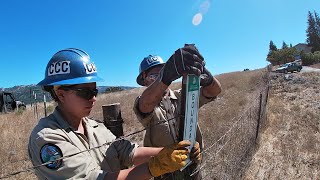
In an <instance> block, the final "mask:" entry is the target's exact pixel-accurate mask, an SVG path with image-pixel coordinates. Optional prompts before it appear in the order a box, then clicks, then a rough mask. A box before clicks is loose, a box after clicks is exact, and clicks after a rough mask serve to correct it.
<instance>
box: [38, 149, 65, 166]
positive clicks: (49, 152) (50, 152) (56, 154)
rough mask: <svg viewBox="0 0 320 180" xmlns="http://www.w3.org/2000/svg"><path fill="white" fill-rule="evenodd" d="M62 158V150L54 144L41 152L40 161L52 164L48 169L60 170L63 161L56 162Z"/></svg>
mask: <svg viewBox="0 0 320 180" xmlns="http://www.w3.org/2000/svg"><path fill="white" fill-rule="evenodd" d="M60 157H62V152H61V149H60V148H59V147H58V146H56V145H54V144H45V145H43V146H42V148H41V150H40V159H41V161H42V163H47V162H51V163H50V164H47V165H46V167H47V168H49V169H58V168H59V167H60V166H61V164H62V159H60V160H56V159H58V158H60Z"/></svg>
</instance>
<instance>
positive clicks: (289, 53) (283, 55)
mask: <svg viewBox="0 0 320 180" xmlns="http://www.w3.org/2000/svg"><path fill="white" fill-rule="evenodd" d="M283 43H284V46H283V48H282V49H277V50H272V49H271V48H270V51H269V54H268V57H267V61H269V62H270V63H271V64H272V65H280V64H285V63H288V62H292V61H294V60H295V56H297V55H300V54H301V52H299V51H298V50H297V49H296V48H293V47H291V48H289V47H287V46H286V45H285V42H283ZM271 45H273V42H272V41H270V46H271Z"/></svg>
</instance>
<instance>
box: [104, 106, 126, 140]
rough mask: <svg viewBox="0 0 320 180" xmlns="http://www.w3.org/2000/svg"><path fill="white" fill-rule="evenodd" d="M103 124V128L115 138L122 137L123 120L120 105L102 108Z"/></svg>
mask: <svg viewBox="0 0 320 180" xmlns="http://www.w3.org/2000/svg"><path fill="white" fill-rule="evenodd" d="M102 111H103V122H104V124H105V126H106V127H107V128H108V129H109V130H110V131H111V132H112V133H113V134H114V135H115V136H116V137H117V138H119V137H120V136H123V127H122V124H123V119H122V117H121V109H120V103H114V104H108V105H103V106H102Z"/></svg>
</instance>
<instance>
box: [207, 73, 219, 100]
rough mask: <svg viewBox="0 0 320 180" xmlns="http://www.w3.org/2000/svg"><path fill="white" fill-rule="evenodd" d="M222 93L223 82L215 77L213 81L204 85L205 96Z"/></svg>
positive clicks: (214, 95)
mask: <svg viewBox="0 0 320 180" xmlns="http://www.w3.org/2000/svg"><path fill="white" fill-rule="evenodd" d="M220 93H221V84H220V82H219V81H218V80H217V79H216V78H214V77H213V82H212V83H211V84H210V85H209V86H206V87H202V94H203V95H204V96H205V97H216V96H218V95H219V94H220Z"/></svg>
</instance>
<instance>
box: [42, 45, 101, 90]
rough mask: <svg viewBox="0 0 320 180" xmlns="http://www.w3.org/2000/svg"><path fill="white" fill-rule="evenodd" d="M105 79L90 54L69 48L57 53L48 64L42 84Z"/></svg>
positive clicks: (51, 84) (62, 83)
mask: <svg viewBox="0 0 320 180" xmlns="http://www.w3.org/2000/svg"><path fill="white" fill-rule="evenodd" d="M99 81H103V79H102V78H100V77H98V75H97V68H96V66H95V64H94V63H93V62H91V61H90V57H89V55H88V54H87V53H86V52H85V51H83V50H80V49H76V48H68V49H63V50H61V51H58V52H57V53H55V54H54V55H53V56H52V58H51V59H50V61H49V63H48V64H47V67H46V71H45V78H44V79H43V80H42V81H40V82H39V83H38V85H42V86H53V85H67V84H84V83H91V82H99Z"/></svg>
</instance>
